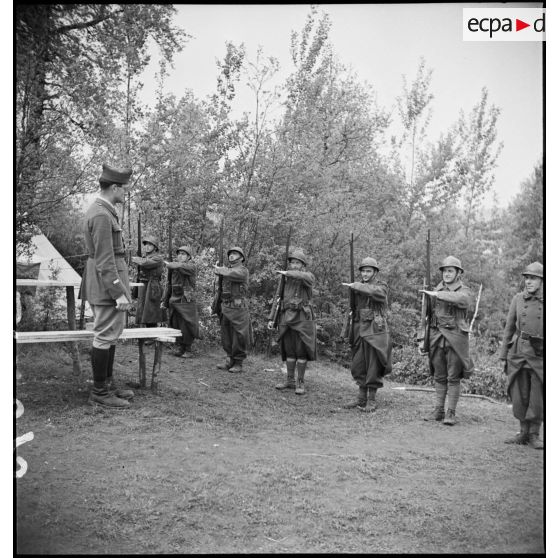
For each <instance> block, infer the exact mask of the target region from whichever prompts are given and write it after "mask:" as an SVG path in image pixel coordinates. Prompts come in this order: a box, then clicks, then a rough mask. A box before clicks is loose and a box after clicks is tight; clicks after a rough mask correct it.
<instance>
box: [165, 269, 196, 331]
mask: <svg viewBox="0 0 558 558" xmlns="http://www.w3.org/2000/svg"><path fill="white" fill-rule="evenodd" d="M168 268H169V273H170V285H169V282H167V285H166V287H165V293H164V295H163V299H162V300H163V302H164V303H165V306H167V307H168V309H169V319H170V320H172V319H173V317H174V316H175V315H176V316H178V317H180V319H181V320H182V321H183V322H184V324H185V326H186V327H187V328H188V331H189V332H190V335H191V336H192V338H194V339H201V332H200V324H199V317H198V306H197V303H196V300H195V292H194V290H195V288H196V266H195V264H193V263H192V262H169V263H168Z"/></svg>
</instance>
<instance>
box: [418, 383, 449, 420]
mask: <svg viewBox="0 0 558 558" xmlns="http://www.w3.org/2000/svg"><path fill="white" fill-rule="evenodd" d="M434 387H435V389H436V406H435V407H434V410H433V411H432V412H431V413H430V414H429V415H427V416H425V417H424V420H438V421H439V420H443V418H444V407H445V406H446V393H447V391H448V385H447V384H442V383H441V382H434Z"/></svg>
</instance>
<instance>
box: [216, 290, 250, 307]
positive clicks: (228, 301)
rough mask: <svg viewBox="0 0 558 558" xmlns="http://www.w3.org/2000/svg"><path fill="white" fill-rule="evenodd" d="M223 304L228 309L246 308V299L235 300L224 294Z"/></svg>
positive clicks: (236, 298)
mask: <svg viewBox="0 0 558 558" xmlns="http://www.w3.org/2000/svg"><path fill="white" fill-rule="evenodd" d="M222 304H223V306H226V307H227V308H246V299H245V298H242V297H234V298H233V297H232V296H231V295H230V294H229V296H226V295H225V293H223V299H222Z"/></svg>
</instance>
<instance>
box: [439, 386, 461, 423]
mask: <svg viewBox="0 0 558 558" xmlns="http://www.w3.org/2000/svg"><path fill="white" fill-rule="evenodd" d="M460 388H461V384H449V385H448V410H447V411H446V416H445V418H444V420H443V424H447V425H448V426H453V425H454V424H455V423H456V422H457V421H456V420H455V408H456V407H457V402H458V401H459V392H460Z"/></svg>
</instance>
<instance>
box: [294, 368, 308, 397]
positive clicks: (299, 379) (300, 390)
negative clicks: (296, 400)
mask: <svg viewBox="0 0 558 558" xmlns="http://www.w3.org/2000/svg"><path fill="white" fill-rule="evenodd" d="M296 372H297V374H296V389H295V393H296V394H297V395H304V394H305V393H306V390H305V389H304V373H305V372H306V361H305V360H299V361H297V363H296Z"/></svg>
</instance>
